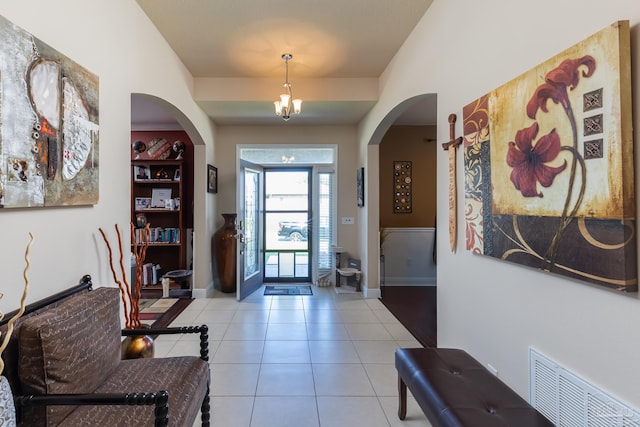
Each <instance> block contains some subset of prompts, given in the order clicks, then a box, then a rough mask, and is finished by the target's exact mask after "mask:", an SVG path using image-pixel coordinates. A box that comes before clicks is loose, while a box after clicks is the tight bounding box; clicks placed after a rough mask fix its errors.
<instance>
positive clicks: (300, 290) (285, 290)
mask: <svg viewBox="0 0 640 427" xmlns="http://www.w3.org/2000/svg"><path fill="white" fill-rule="evenodd" d="M264 294H265V295H313V292H312V291H311V286H265V287H264Z"/></svg>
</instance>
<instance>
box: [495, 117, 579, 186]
mask: <svg viewBox="0 0 640 427" xmlns="http://www.w3.org/2000/svg"><path fill="white" fill-rule="evenodd" d="M537 135H538V123H537V122H534V123H533V125H531V126H530V127H528V128H525V129H521V130H519V131H518V132H516V138H515V142H513V141H511V142H509V151H508V152H507V164H508V165H509V166H511V167H512V168H513V171H512V172H511V182H513V185H514V186H515V187H516V189H517V190H519V191H520V192H521V193H522V195H523V196H524V197H535V196H537V197H542V193H539V192H538V190H537V183H538V182H539V183H540V185H542V186H543V187H549V186H550V185H551V184H552V183H553V179H554V178H555V177H556V175H558V174H559V173H560V172H562V171H563V170H564V169H565V168H566V167H567V161H566V160H565V161H564V163H563V164H562V166H559V167H551V166H547V165H546V164H545V163H548V162H550V161H552V160H554V159H555V158H556V157H557V156H558V154H559V153H560V147H561V146H560V137H559V136H558V133H557V132H556V130H555V129H553V130H552V131H551V132H549V133H548V134H547V135H544V136H542V137H541V138H540V139H539V140H538V141H537V142H536V145H535V146H533V145H532V142H533V140H534V139H535V138H536V136H537Z"/></svg>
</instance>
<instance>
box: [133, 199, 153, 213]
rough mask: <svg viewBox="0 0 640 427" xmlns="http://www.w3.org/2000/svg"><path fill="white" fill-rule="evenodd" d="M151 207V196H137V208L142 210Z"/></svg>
mask: <svg viewBox="0 0 640 427" xmlns="http://www.w3.org/2000/svg"><path fill="white" fill-rule="evenodd" d="M150 207H151V197H136V210H137V211H142V210H145V209H149V208H150Z"/></svg>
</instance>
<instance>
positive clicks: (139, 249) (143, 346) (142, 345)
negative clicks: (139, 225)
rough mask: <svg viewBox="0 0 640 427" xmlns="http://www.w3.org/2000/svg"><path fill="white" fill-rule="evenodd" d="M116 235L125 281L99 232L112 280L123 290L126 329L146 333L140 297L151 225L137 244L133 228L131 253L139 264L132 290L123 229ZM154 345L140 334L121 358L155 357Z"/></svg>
mask: <svg viewBox="0 0 640 427" xmlns="http://www.w3.org/2000/svg"><path fill="white" fill-rule="evenodd" d="M115 229H116V234H117V236H118V249H119V252H120V271H121V273H122V279H119V278H118V275H117V273H116V269H115V267H114V265H113V251H112V250H111V245H110V244H109V239H108V238H107V236H106V234H105V232H104V231H103V230H102V228H100V229H99V230H100V234H101V235H102V238H103V239H104V242H105V243H106V245H107V250H108V251H109V266H110V268H111V273H112V274H113V280H114V281H115V282H116V284H117V285H118V288H119V289H120V295H121V297H122V306H123V309H124V318H125V327H126V328H127V329H145V328H148V326H146V325H144V324H142V322H140V294H141V288H142V268H143V264H144V259H145V256H146V254H147V248H148V247H149V237H150V235H151V231H150V228H149V224H147V225H146V226H145V227H144V229H143V231H142V233H141V237H142V238H141V239H140V242H138V241H136V235H135V226H134V225H133V223H131V224H130V229H131V244H132V246H133V249H132V252H133V255H134V257H135V260H136V282H135V285H134V286H133V289H132V288H131V286H130V285H129V283H128V282H127V275H126V273H125V267H124V253H123V249H122V237H121V235H120V229H119V228H118V225H117V224H116V225H115ZM153 354H154V345H153V338H152V337H151V336H149V335H147V334H140V335H135V336H128V337H126V338H125V339H124V340H123V341H122V358H123V359H134V358H141V357H153Z"/></svg>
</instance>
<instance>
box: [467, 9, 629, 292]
mask: <svg viewBox="0 0 640 427" xmlns="http://www.w3.org/2000/svg"><path fill="white" fill-rule="evenodd" d="M631 106H632V104H631V66H630V34H629V22H628V21H619V22H616V23H614V24H613V25H611V26H609V27H607V28H605V29H604V30H602V31H600V32H598V33H596V34H594V35H593V36H591V37H589V38H587V39H585V40H583V41H582V42H579V43H577V44H576V45H574V46H572V47H571V48H569V49H567V50H565V51H564V52H562V53H560V54H558V55H557V56H555V57H553V58H551V59H549V60H547V61H545V62H544V63H542V64H540V65H538V66H537V67H535V68H533V69H532V70H530V71H528V72H526V73H524V74H522V75H521V76H519V77H517V78H515V79H514V80H512V81H510V82H508V83H506V84H505V85H503V86H501V87H499V88H497V89H495V90H494V91H492V92H490V93H489V94H487V95H485V96H483V97H481V98H480V99H478V100H476V101H474V102H472V103H470V104H469V105H467V106H465V107H464V109H463V116H464V164H465V217H466V248H467V249H468V250H469V251H472V252H474V253H478V254H482V255H487V256H490V257H494V258H498V259H502V260H506V261H510V262H514V263H517V264H521V265H525V266H527V267H531V268H536V269H540V270H543V271H546V272H551V273H554V274H559V275H562V276H565V277H570V278H572V279H575V280H579V281H583V282H588V283H592V284H596V285H601V286H604V287H608V288H611V289H615V290H618V291H623V292H636V291H637V290H638V285H637V265H636V232H635V230H636V220H635V193H634V169H633V168H634V165H633V159H634V156H633V135H632V115H631Z"/></svg>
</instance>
